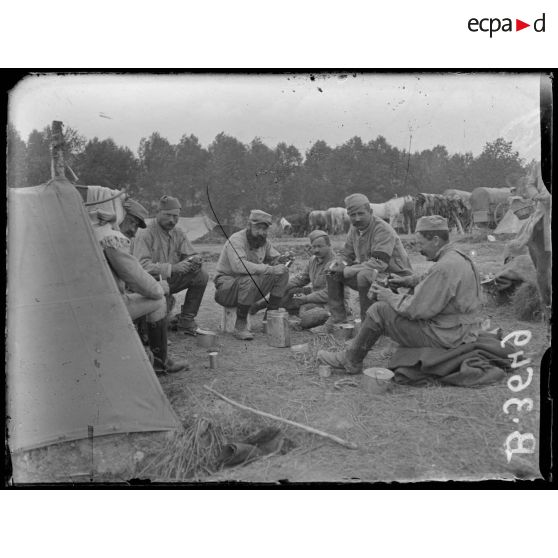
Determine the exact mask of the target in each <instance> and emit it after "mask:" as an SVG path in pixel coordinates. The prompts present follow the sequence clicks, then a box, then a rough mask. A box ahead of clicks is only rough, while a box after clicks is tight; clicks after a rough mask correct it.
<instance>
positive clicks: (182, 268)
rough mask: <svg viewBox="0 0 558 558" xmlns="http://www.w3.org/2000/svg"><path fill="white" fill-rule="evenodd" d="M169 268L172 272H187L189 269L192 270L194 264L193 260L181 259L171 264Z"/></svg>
mask: <svg viewBox="0 0 558 558" xmlns="http://www.w3.org/2000/svg"><path fill="white" fill-rule="evenodd" d="M171 269H172V272H173V273H188V272H189V271H193V270H194V269H195V264H194V263H193V262H188V261H186V260H183V261H181V262H178V263H175V264H173V265H172V267H171Z"/></svg>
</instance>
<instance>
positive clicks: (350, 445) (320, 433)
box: [203, 386, 358, 449]
mask: <svg viewBox="0 0 558 558" xmlns="http://www.w3.org/2000/svg"><path fill="white" fill-rule="evenodd" d="M203 387H204V389H206V390H207V391H209V392H211V393H213V395H216V396H217V397H219V398H220V399H222V400H223V401H226V402H227V403H228V404H229V405H232V406H233V407H238V408H239V409H242V410H244V411H249V412H250V413H255V414H256V415H260V416H262V417H267V418H270V419H273V420H278V421H279V422H284V423H285V424H290V425H291V426H295V427H296V428H301V429H302V430H306V431H307V432H311V433H312V434H316V435H317V436H322V437H323V438H329V439H330V440H333V441H334V442H336V443H337V444H341V445H342V446H345V447H346V448H349V449H358V446H357V445H356V444H354V443H353V442H349V441H347V440H343V438H338V437H337V436H334V435H333V434H328V433H327V432H323V431H322V430H317V429H316V428H312V427H311V426H306V425H305V424H300V423H299V422H294V421H292V420H288V419H284V418H281V417H276V416H275V415H271V414H269V413H265V412H264V411H258V410H257V409H252V407H247V406H246V405H242V404H240V403H237V402H236V401H233V400H232V399H229V398H228V397H225V396H224V395H222V394H221V393H219V392H218V391H215V390H214V389H212V388H210V387H209V386H203Z"/></svg>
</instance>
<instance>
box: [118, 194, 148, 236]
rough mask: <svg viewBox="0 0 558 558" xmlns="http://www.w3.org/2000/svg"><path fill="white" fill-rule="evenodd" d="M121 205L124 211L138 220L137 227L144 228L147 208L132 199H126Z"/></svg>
mask: <svg viewBox="0 0 558 558" xmlns="http://www.w3.org/2000/svg"><path fill="white" fill-rule="evenodd" d="M123 205H124V209H125V210H126V213H129V214H130V215H133V216H134V217H135V218H136V219H137V220H138V221H139V223H138V227H140V228H141V229H145V227H146V224H145V220H146V219H147V210H146V209H145V207H143V205H141V203H139V202H137V201H136V200H132V199H127V200H126V201H125V202H124V204H123Z"/></svg>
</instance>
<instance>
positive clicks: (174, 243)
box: [133, 196, 209, 335]
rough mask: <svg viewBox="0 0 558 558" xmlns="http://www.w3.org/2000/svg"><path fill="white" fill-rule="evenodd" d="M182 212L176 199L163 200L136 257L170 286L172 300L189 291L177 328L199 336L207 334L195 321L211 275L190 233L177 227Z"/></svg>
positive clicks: (140, 236) (141, 238)
mask: <svg viewBox="0 0 558 558" xmlns="http://www.w3.org/2000/svg"><path fill="white" fill-rule="evenodd" d="M180 209H181V205H180V202H179V201H178V200H177V199H176V198H173V197H171V196H163V197H162V198H161V199H160V200H159V210H158V212H157V216H156V218H155V219H154V220H153V221H152V222H151V223H150V224H149V225H148V226H147V228H146V229H145V230H144V231H142V232H141V233H140V234H138V236H137V238H136V240H135V242H134V247H133V253H134V256H135V257H136V258H138V260H139V261H140V263H141V265H142V266H143V268H144V269H145V270H146V271H147V272H148V273H150V274H151V275H153V276H155V277H161V279H163V280H165V281H167V282H168V284H169V289H170V294H169V295H168V296H169V297H170V295H173V294H175V293H179V292H181V291H183V290H184V289H187V290H186V296H185V298H184V304H183V305H182V309H181V312H180V316H179V318H178V323H177V326H178V328H179V329H182V330H183V331H184V333H187V334H189V335H197V334H198V333H204V330H202V329H200V328H199V327H198V324H197V323H196V320H195V318H196V316H197V314H198V310H199V308H200V304H201V301H202V298H203V294H204V292H205V288H206V287H207V281H208V279H209V275H208V274H207V272H206V271H205V270H204V269H203V267H202V259H201V257H200V256H199V254H197V253H196V251H195V250H194V248H193V247H192V245H191V244H190V242H189V241H188V238H187V237H186V233H185V232H184V231H183V230H182V229H181V228H180V227H177V226H176V224H177V223H178V218H179V217H180Z"/></svg>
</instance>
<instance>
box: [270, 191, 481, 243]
mask: <svg viewBox="0 0 558 558" xmlns="http://www.w3.org/2000/svg"><path fill="white" fill-rule="evenodd" d="M470 196H471V193H470V192H464V191H461V190H447V191H446V192H444V194H418V195H416V196H410V195H407V196H401V197H397V196H396V197H395V198H392V199H390V200H388V201H386V202H383V203H371V204H370V207H371V209H372V212H373V214H374V215H375V216H376V217H379V218H380V219H384V221H386V222H388V223H389V224H390V225H391V226H392V227H393V228H394V229H396V230H397V231H398V232H405V233H407V234H411V233H414V232H415V227H416V222H417V220H418V219H419V218H420V217H422V216H424V215H441V216H442V217H445V218H446V219H447V220H448V225H449V226H450V229H454V228H455V229H456V230H457V231H458V232H460V233H461V234H463V233H464V232H468V231H470V230H471V227H472V225H473V220H472V212H471V205H470V203H469V198H470ZM279 226H280V227H281V230H282V231H283V232H284V233H285V234H292V235H293V236H305V235H307V234H309V233H310V232H311V231H313V230H316V229H321V230H325V231H326V232H328V233H329V234H332V235H333V234H343V233H346V232H347V231H348V230H349V227H350V219H349V216H348V215H347V210H346V209H345V208H344V207H330V208H328V209H325V210H319V209H315V210H311V211H305V212H304V213H302V212H301V213H296V214H291V215H285V216H283V217H281V219H280V220H279Z"/></svg>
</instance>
